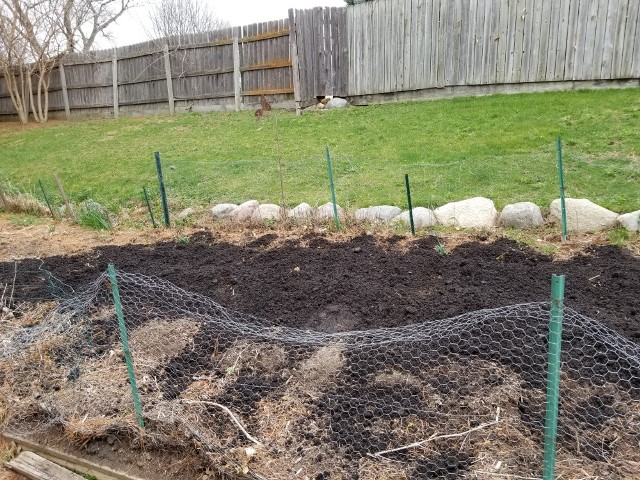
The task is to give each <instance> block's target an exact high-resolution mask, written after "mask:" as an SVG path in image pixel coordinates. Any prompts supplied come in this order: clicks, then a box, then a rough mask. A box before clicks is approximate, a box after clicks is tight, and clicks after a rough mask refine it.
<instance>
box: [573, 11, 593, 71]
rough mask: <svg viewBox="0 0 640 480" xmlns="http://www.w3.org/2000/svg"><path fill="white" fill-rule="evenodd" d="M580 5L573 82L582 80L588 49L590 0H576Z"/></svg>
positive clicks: (575, 40) (575, 38)
mask: <svg viewBox="0 0 640 480" xmlns="http://www.w3.org/2000/svg"><path fill="white" fill-rule="evenodd" d="M576 1H578V3H579V7H578V8H579V10H578V19H577V25H576V34H575V37H574V42H575V43H574V45H575V46H574V55H573V76H572V77H571V79H572V80H581V79H582V70H583V69H582V65H583V61H584V52H585V47H586V42H585V37H586V35H587V31H586V30H587V22H588V15H589V0H576Z"/></svg>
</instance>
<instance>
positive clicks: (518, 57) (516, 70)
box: [509, 0, 527, 83]
mask: <svg viewBox="0 0 640 480" xmlns="http://www.w3.org/2000/svg"><path fill="white" fill-rule="evenodd" d="M516 1H517V9H516V23H515V44H514V48H513V68H512V69H511V78H510V81H509V83H517V82H520V81H521V78H522V57H523V56H524V36H525V27H526V18H527V5H526V0H516Z"/></svg>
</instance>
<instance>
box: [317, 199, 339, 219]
mask: <svg viewBox="0 0 640 480" xmlns="http://www.w3.org/2000/svg"><path fill="white" fill-rule="evenodd" d="M337 210H338V217H339V218H340V217H343V216H344V212H343V211H342V208H341V207H340V205H338V206H337ZM316 218H317V219H318V220H327V219H329V218H333V203H331V202H327V203H325V204H324V205H320V206H319V207H318V209H317V210H316Z"/></svg>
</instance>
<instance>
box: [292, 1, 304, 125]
mask: <svg viewBox="0 0 640 480" xmlns="http://www.w3.org/2000/svg"><path fill="white" fill-rule="evenodd" d="M289 45H290V51H291V53H290V55H291V71H292V75H293V99H294V100H295V102H296V115H300V114H301V113H302V108H301V103H300V98H301V96H300V69H299V67H298V65H299V64H298V32H297V29H296V19H295V12H294V10H293V8H290V9H289Z"/></svg>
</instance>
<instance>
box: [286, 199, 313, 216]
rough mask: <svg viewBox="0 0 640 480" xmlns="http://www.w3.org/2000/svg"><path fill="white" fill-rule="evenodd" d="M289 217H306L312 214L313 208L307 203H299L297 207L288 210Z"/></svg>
mask: <svg viewBox="0 0 640 480" xmlns="http://www.w3.org/2000/svg"><path fill="white" fill-rule="evenodd" d="M287 215H288V216H289V218H297V219H308V218H311V217H312V216H313V208H311V205H309V204H308V203H304V202H303V203H301V204H300V205H298V206H297V207H294V208H292V209H291V210H289V213H288V214H287Z"/></svg>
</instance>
